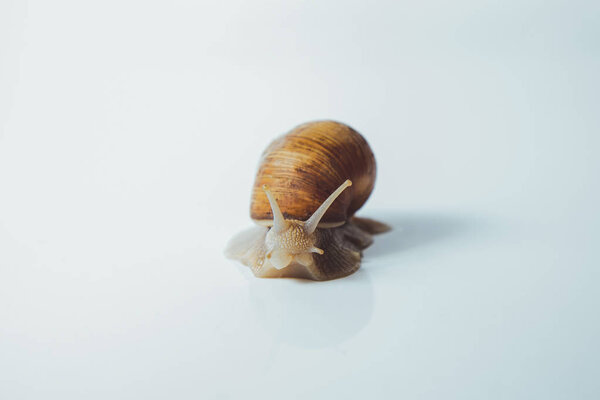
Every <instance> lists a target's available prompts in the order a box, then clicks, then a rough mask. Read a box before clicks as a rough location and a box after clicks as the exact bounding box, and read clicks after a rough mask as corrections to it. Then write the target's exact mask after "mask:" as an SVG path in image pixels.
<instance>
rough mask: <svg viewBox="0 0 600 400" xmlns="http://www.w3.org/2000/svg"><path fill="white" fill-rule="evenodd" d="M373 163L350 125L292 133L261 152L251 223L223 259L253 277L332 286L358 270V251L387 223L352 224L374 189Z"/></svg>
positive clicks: (320, 124) (311, 126)
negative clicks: (249, 271)
mask: <svg viewBox="0 0 600 400" xmlns="http://www.w3.org/2000/svg"><path fill="white" fill-rule="evenodd" d="M375 176H376V164H375V157H374V155H373V152H372V151H371V148H370V147H369V144H368V143H367V141H366V140H365V139H364V138H363V137H362V136H361V135H360V134H359V133H358V132H356V131H355V130H354V129H352V128H351V127H349V126H348V125H345V124H342V123H339V122H335V121H316V122H309V123H305V124H302V125H299V126H297V127H296V128H294V129H292V130H291V131H290V132H289V133H287V134H285V135H283V136H281V137H279V138H277V139H275V140H274V141H273V142H272V143H271V144H270V145H269V146H268V147H267V149H266V150H265V151H264V152H263V154H262V158H261V161H260V163H259V168H258V171H257V174H256V179H255V182H254V186H253V190H252V196H251V203H250V217H251V218H252V220H253V221H254V222H255V223H256V224H257V226H256V227H254V228H253V229H250V230H247V231H244V232H242V233H240V234H238V235H236V236H235V237H234V238H233V239H232V240H231V241H230V242H229V244H228V246H227V249H226V255H227V256H228V257H230V258H233V259H237V260H239V261H241V262H242V263H243V264H245V265H248V266H249V267H250V268H251V269H252V271H253V273H254V274H255V275H256V276H258V277H264V278H268V277H296V278H307V279H313V280H329V279H335V278H340V277H343V276H346V275H349V274H351V273H353V272H354V271H356V270H357V269H358V268H359V267H360V260H361V258H362V250H363V249H365V248H366V247H368V246H369V245H370V244H371V243H372V242H373V239H372V235H373V234H375V233H380V232H383V231H386V230H387V229H389V228H388V227H387V226H386V225H385V224H382V223H379V222H376V221H373V220H370V219H364V218H357V217H354V214H355V212H356V211H357V210H358V209H359V208H360V207H362V205H363V204H364V203H365V202H366V201H367V199H368V198H369V196H370V195H371V192H372V191H373V187H374V185H375Z"/></svg>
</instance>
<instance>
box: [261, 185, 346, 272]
mask: <svg viewBox="0 0 600 400" xmlns="http://www.w3.org/2000/svg"><path fill="white" fill-rule="evenodd" d="M349 186H352V182H351V181H350V180H349V179H347V180H346V181H345V182H344V183H342V184H341V185H340V186H339V187H338V188H337V189H336V190H335V191H334V192H333V193H332V194H331V195H330V196H329V197H328V198H327V199H326V200H325V201H324V202H323V204H321V205H320V206H319V208H318V209H317V210H316V211H315V212H314V214H313V215H311V216H310V218H309V219H307V220H306V221H297V220H286V219H285V218H284V217H283V213H282V212H281V209H280V208H279V205H278V204H277V201H276V200H275V197H274V196H273V194H272V193H271V191H270V189H269V187H268V186H267V185H263V190H264V191H265V193H266V195H267V198H268V199H269V204H270V205H271V210H272V211H273V227H272V228H271V229H270V230H269V232H268V233H267V236H266V238H265V244H266V247H267V255H266V258H267V260H269V261H270V263H271V264H272V265H273V266H274V267H275V268H277V269H282V268H285V267H287V266H288V265H289V264H290V263H291V262H292V261H296V262H298V263H300V264H302V265H305V266H309V265H311V264H312V262H313V260H312V255H311V253H317V254H320V255H321V254H323V253H324V251H323V250H322V249H320V248H318V247H316V246H315V242H316V240H317V237H316V235H315V231H316V230H317V226H318V225H319V222H320V221H321V219H322V218H323V216H324V215H325V213H326V212H327V210H328V209H329V207H330V206H331V204H333V202H334V201H335V199H337V198H338V197H339V195H340V194H341V193H342V192H343V191H344V189H346V188H347V187H349Z"/></svg>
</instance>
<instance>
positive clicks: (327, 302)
mask: <svg viewBox="0 0 600 400" xmlns="http://www.w3.org/2000/svg"><path fill="white" fill-rule="evenodd" d="M249 296H250V304H251V307H252V310H253V311H254V313H255V315H256V318H257V319H258V320H259V321H260V323H261V325H262V326H263V327H264V329H265V330H267V331H268V332H269V333H270V334H271V335H273V338H274V340H275V341H278V342H284V343H287V344H290V345H293V346H298V347H311V348H317V347H329V346H335V345H337V344H339V343H340V342H342V341H344V340H348V339H349V338H351V337H353V336H354V335H356V334H357V333H358V332H359V331H360V330H361V329H362V328H363V327H364V326H366V324H367V323H368V322H369V320H370V318H371V314H372V310H373V288H372V284H371V280H370V279H369V276H368V274H367V272H366V271H363V270H359V271H358V272H356V273H355V274H353V275H351V276H348V277H346V278H343V279H338V280H334V281H328V282H312V281H303V280H292V279H253V280H252V281H251V282H250V285H249Z"/></svg>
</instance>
